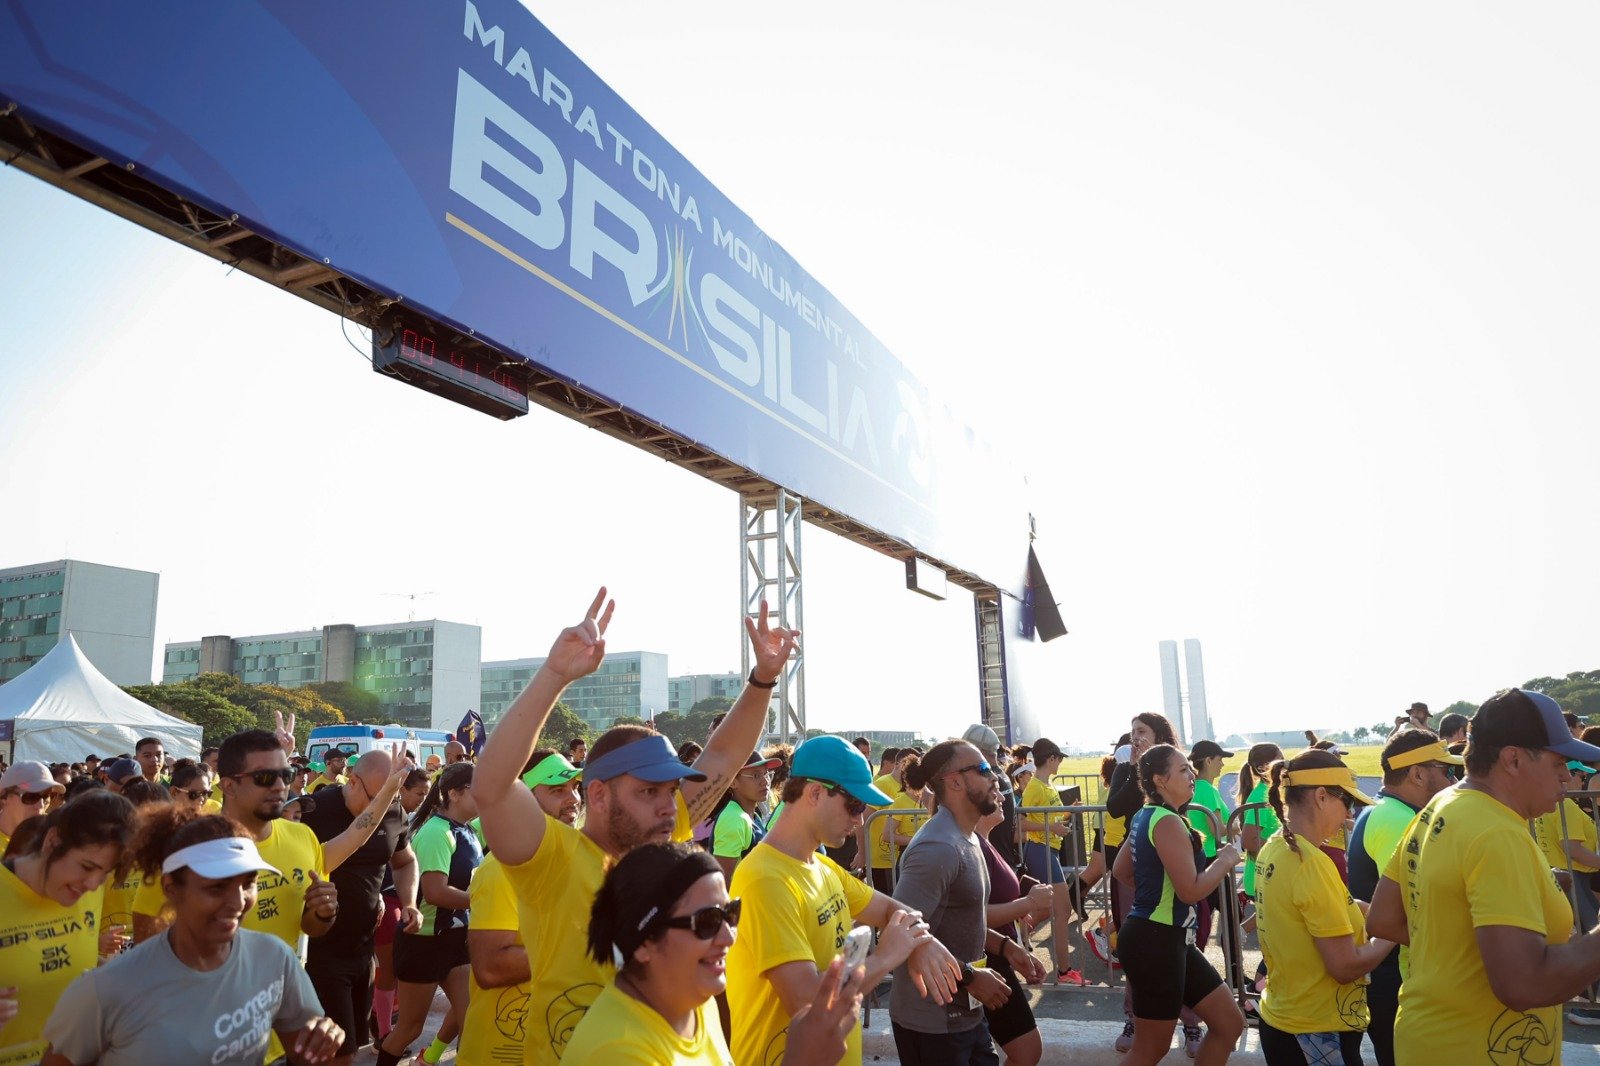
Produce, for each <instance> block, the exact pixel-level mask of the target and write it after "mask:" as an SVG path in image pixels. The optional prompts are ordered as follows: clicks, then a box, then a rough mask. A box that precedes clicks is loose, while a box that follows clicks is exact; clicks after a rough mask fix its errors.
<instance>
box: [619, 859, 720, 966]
mask: <svg viewBox="0 0 1600 1066" xmlns="http://www.w3.org/2000/svg"><path fill="white" fill-rule="evenodd" d="M721 872H722V867H721V866H719V865H717V860H716V859H714V858H712V857H711V854H710V852H706V851H702V850H700V849H699V848H696V849H694V851H692V852H689V853H687V854H685V855H684V856H683V857H682V858H681V859H679V860H678V862H677V864H676V865H675V866H673V867H672V869H671V870H669V871H668V872H667V874H666V876H664V877H662V878H661V879H660V880H659V881H658V882H657V885H658V887H657V890H656V891H655V892H654V893H652V894H651V897H650V898H651V900H652V901H653V902H643V901H641V902H640V903H639V904H638V905H637V906H636V907H634V908H632V909H631V910H630V911H628V912H624V913H622V914H619V915H617V928H616V942H615V945H614V947H615V949H616V952H617V954H618V955H620V956H621V958H622V959H623V960H627V959H631V958H633V953H634V951H635V950H636V949H637V948H638V947H639V945H640V944H643V943H644V942H645V941H646V940H649V939H650V938H651V937H652V936H654V935H655V934H656V932H657V931H658V930H659V929H660V927H661V923H663V922H665V921H666V920H667V919H668V918H670V917H672V908H673V907H674V906H675V905H676V904H677V902H678V900H679V899H681V898H683V894H684V893H685V892H687V891H689V887H690V886H691V885H693V884H694V883H695V882H696V881H698V880H700V879H701V878H702V877H704V876H706V875H707V874H719V873H721Z"/></svg>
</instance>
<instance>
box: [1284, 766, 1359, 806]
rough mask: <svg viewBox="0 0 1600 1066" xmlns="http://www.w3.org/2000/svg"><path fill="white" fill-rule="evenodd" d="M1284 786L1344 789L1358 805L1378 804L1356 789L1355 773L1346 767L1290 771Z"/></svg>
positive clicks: (1285, 778)
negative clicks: (1319, 786)
mask: <svg viewBox="0 0 1600 1066" xmlns="http://www.w3.org/2000/svg"><path fill="white" fill-rule="evenodd" d="M1283 785H1284V787H1285V788H1298V787H1301V786H1308V785H1325V786H1327V787H1328V788H1342V789H1344V790H1345V791H1346V792H1348V793H1349V794H1350V796H1351V797H1352V798H1353V799H1354V800H1355V801H1356V802H1357V803H1364V804H1366V805H1367V806H1369V807H1370V806H1372V804H1374V803H1376V802H1378V801H1377V800H1375V799H1373V798H1372V797H1371V796H1369V795H1367V794H1366V793H1365V792H1363V791H1361V789H1359V788H1357V787H1356V775H1355V773H1354V772H1352V771H1351V770H1350V769H1349V768H1348V767H1344V766H1319V767H1317V768H1316V769H1315V770H1290V771H1289V772H1288V773H1286V774H1284V775H1283Z"/></svg>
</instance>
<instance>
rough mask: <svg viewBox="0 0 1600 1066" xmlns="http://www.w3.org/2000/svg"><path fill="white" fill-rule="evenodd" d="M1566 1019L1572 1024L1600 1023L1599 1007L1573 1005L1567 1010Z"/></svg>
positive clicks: (1591, 1024) (1589, 1024) (1593, 1024)
mask: <svg viewBox="0 0 1600 1066" xmlns="http://www.w3.org/2000/svg"><path fill="white" fill-rule="evenodd" d="M1567 1021H1569V1022H1571V1023H1572V1024H1573V1025H1583V1026H1595V1025H1600V1007H1573V1008H1572V1009H1571V1010H1569V1011H1567Z"/></svg>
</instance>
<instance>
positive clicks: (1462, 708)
mask: <svg viewBox="0 0 1600 1066" xmlns="http://www.w3.org/2000/svg"><path fill="white" fill-rule="evenodd" d="M1477 713H1478V705H1477V704H1476V703H1468V702H1467V701H1466V700H1456V701H1455V702H1454V703H1452V704H1451V705H1450V706H1448V707H1446V708H1445V709H1444V710H1442V711H1440V712H1439V719H1440V720H1441V721H1443V719H1444V716H1445V715H1447V714H1459V715H1462V716H1464V717H1467V718H1471V717H1472V716H1473V715H1475V714H1477Z"/></svg>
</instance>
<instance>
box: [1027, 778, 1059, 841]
mask: <svg viewBox="0 0 1600 1066" xmlns="http://www.w3.org/2000/svg"><path fill="white" fill-rule="evenodd" d="M1018 806H1022V807H1059V806H1061V795H1060V793H1058V792H1056V790H1055V789H1053V788H1051V787H1050V786H1049V785H1047V784H1045V783H1044V782H1043V781H1041V780H1039V775H1038V774H1034V775H1033V777H1032V778H1031V779H1029V781H1028V787H1027V788H1025V789H1023V790H1022V802H1021V803H1020V804H1019V805H1018ZM1022 817H1024V818H1029V819H1031V820H1033V821H1035V822H1044V823H1045V824H1047V825H1050V826H1052V827H1055V828H1060V826H1061V816H1060V815H1059V814H1058V815H1056V816H1054V817H1047V816H1046V815H1043V814H1025V815H1022ZM1026 836H1027V840H1028V843H1030V844H1043V845H1044V846H1045V847H1047V848H1053V847H1055V846H1056V843H1057V839H1056V838H1055V837H1049V836H1046V835H1045V834H1044V833H1028V834H1026Z"/></svg>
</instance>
